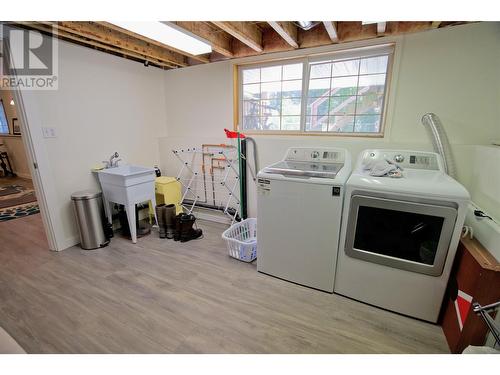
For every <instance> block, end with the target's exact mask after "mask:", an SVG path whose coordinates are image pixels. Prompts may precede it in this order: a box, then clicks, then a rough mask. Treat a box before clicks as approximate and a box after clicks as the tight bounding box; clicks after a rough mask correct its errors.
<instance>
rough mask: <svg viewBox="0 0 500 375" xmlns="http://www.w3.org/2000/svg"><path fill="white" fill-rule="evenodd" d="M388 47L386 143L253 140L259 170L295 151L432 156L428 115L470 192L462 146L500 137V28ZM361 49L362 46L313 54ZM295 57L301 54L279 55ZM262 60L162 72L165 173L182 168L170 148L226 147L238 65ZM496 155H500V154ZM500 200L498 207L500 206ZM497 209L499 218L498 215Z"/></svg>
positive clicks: (401, 40) (466, 29) (428, 36)
mask: <svg viewBox="0 0 500 375" xmlns="http://www.w3.org/2000/svg"><path fill="white" fill-rule="evenodd" d="M390 40H395V41H396V42H397V48H396V55H395V66H394V76H393V80H392V84H391V89H390V98H389V102H388V113H387V129H386V133H385V137H384V138H383V139H367V138H349V137H335V136H287V137H285V136H269V135H268V136H266V135H261V136H255V138H256V139H257V143H258V151H259V163H260V166H264V165H266V164H270V163H272V162H275V161H277V160H279V159H280V158H282V156H283V155H284V153H285V150H286V149H287V148H288V147H291V146H339V147H346V148H348V149H349V150H350V151H351V152H352V154H353V157H354V158H355V157H356V155H357V154H358V153H359V152H360V151H361V150H363V149H365V148H368V147H388V148H412V149H428V150H430V149H431V143H430V141H429V139H428V138H427V135H426V133H425V130H424V128H423V126H422V125H421V123H420V118H421V117H422V115H423V114H425V113H426V112H435V113H437V114H438V115H439V116H440V117H441V119H442V121H443V123H444V126H445V128H446V131H447V134H448V137H449V139H450V142H451V143H452V147H453V149H454V151H455V156H456V159H457V164H458V174H459V179H460V180H461V182H462V183H463V184H464V185H466V186H467V187H470V186H471V184H472V182H473V181H472V177H473V176H472V173H471V171H472V168H473V164H472V161H470V160H468V159H469V158H472V157H471V156H470V155H471V152H473V150H474V149H473V148H471V147H467V146H463V145H486V144H490V143H491V141H492V140H493V139H494V138H499V137H500V130H499V128H500V121H499V118H500V116H499V114H500V112H499V111H500V110H499V103H500V100H499V91H500V74H499V68H498V67H499V66H500V64H499V62H500V43H499V40H500V23H479V24H468V25H463V26H455V27H450V28H445V29H439V30H433V31H427V32H422V33H416V34H410V35H406V36H402V37H396V38H391V39H390ZM378 41H380V42H383V40H382V39H379V40H377V42H378ZM372 42H373V41H372ZM356 44H360V43H354V44H350V45H347V44H344V45H339V46H333V47H327V48H316V49H311V53H314V52H319V51H322V52H324V51H327V50H335V49H338V48H346V47H349V46H352V45H356ZM298 53H304V51H303V50H302V51H300V52H292V53H281V54H277V55H276V56H293V55H296V54H298ZM266 58H269V56H266ZM258 60H259V57H257V58H249V59H242V60H235V61H228V62H219V63H214V64H210V65H199V66H195V67H190V68H186V69H179V70H171V71H167V72H165V94H166V100H165V106H166V113H167V128H168V137H163V138H160V157H161V167H162V169H163V170H164V172H166V174H169V175H174V174H175V173H176V171H177V169H178V163H177V161H176V160H175V159H174V158H173V157H172V153H171V149H172V148H181V147H189V146H199V145H201V144H202V143H211V142H218V143H220V142H225V141H226V140H225V138H224V134H223V128H230V129H232V126H233V106H232V100H233V81H232V80H233V74H232V70H233V64H237V63H239V62H247V61H258ZM496 151H498V152H496ZM495 152H496V154H498V155H499V156H500V150H495V151H494V153H495ZM498 189H500V186H499V187H498ZM498 189H497V191H498ZM249 194H250V196H249V206H250V214H251V215H255V204H256V202H255V200H256V196H255V191H250V193H249ZM499 199H500V198H498V197H497V198H496V203H497V206H499V207H500V200H499ZM493 209H494V210H495V208H493ZM496 210H498V213H499V214H500V209H499V208H496Z"/></svg>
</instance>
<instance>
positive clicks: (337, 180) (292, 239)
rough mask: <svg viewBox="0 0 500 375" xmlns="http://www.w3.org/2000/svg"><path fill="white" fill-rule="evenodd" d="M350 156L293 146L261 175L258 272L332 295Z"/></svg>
mask: <svg viewBox="0 0 500 375" xmlns="http://www.w3.org/2000/svg"><path fill="white" fill-rule="evenodd" d="M350 172H351V159H350V155H349V153H348V152H347V151H346V150H344V149H338V148H290V149H289V150H288V151H287V153H286V155H285V158H284V159H283V160H282V161H280V162H278V163H275V164H273V165H270V166H269V167H266V168H264V169H263V170H262V171H260V172H259V173H258V175H257V179H258V181H257V184H258V185H257V190H258V191H257V201H258V204H257V210H258V211H257V223H258V256H257V270H258V271H259V272H263V273H266V274H269V275H272V276H275V277H279V278H281V279H284V280H287V281H291V282H294V283H297V284H301V285H305V286H308V287H311V288H316V289H319V290H323V291H326V292H330V293H332V292H333V283H334V279H335V263H336V258H337V249H338V242H339V236H340V225H341V216H342V205H343V197H344V184H345V182H346V181H347V178H348V177H349V174H350Z"/></svg>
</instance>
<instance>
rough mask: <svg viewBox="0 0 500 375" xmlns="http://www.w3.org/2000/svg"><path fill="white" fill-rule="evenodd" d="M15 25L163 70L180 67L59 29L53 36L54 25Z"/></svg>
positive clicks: (27, 23)
mask: <svg viewBox="0 0 500 375" xmlns="http://www.w3.org/2000/svg"><path fill="white" fill-rule="evenodd" d="M15 24H17V25H19V26H22V27H28V28H30V29H34V30H38V31H42V32H45V33H47V34H52V35H53V36H57V37H58V38H60V39H65V40H70V41H74V42H78V43H79V44H83V45H85V46H88V47H96V48H98V49H100V50H103V51H106V52H113V53H115V54H119V55H122V56H125V57H131V58H134V59H139V60H144V61H148V62H150V63H152V64H155V65H157V66H160V67H162V68H168V69H172V68H178V67H179V65H176V64H173V63H171V62H168V61H165V60H163V59H161V58H160V59H158V58H155V57H152V56H150V55H144V54H141V53H139V52H133V51H131V50H127V49H122V48H118V47H113V46H110V45H107V44H103V43H100V42H97V41H94V40H89V39H87V38H85V37H81V36H79V35H76V34H72V33H69V32H67V31H64V30H61V29H57V32H56V33H57V34H53V31H54V29H53V28H52V25H49V24H47V23H37V22H15Z"/></svg>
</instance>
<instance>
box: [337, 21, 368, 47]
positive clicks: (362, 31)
mask: <svg viewBox="0 0 500 375" xmlns="http://www.w3.org/2000/svg"><path fill="white" fill-rule="evenodd" d="M337 25H338V32H339V41H340V42H353V41H356V40H363V39H371V38H376V37H377V25H376V24H375V23H371V24H366V25H363V24H362V23H361V22H351V21H349V22H337Z"/></svg>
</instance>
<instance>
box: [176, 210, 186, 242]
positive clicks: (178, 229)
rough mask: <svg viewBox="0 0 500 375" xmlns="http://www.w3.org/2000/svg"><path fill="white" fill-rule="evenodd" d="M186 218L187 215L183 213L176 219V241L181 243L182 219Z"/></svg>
mask: <svg viewBox="0 0 500 375" xmlns="http://www.w3.org/2000/svg"><path fill="white" fill-rule="evenodd" d="M184 216H186V214H185V213H184V212H181V213H180V214H179V215H177V216H176V217H175V229H174V241H179V240H180V239H181V218H183V217H184Z"/></svg>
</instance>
